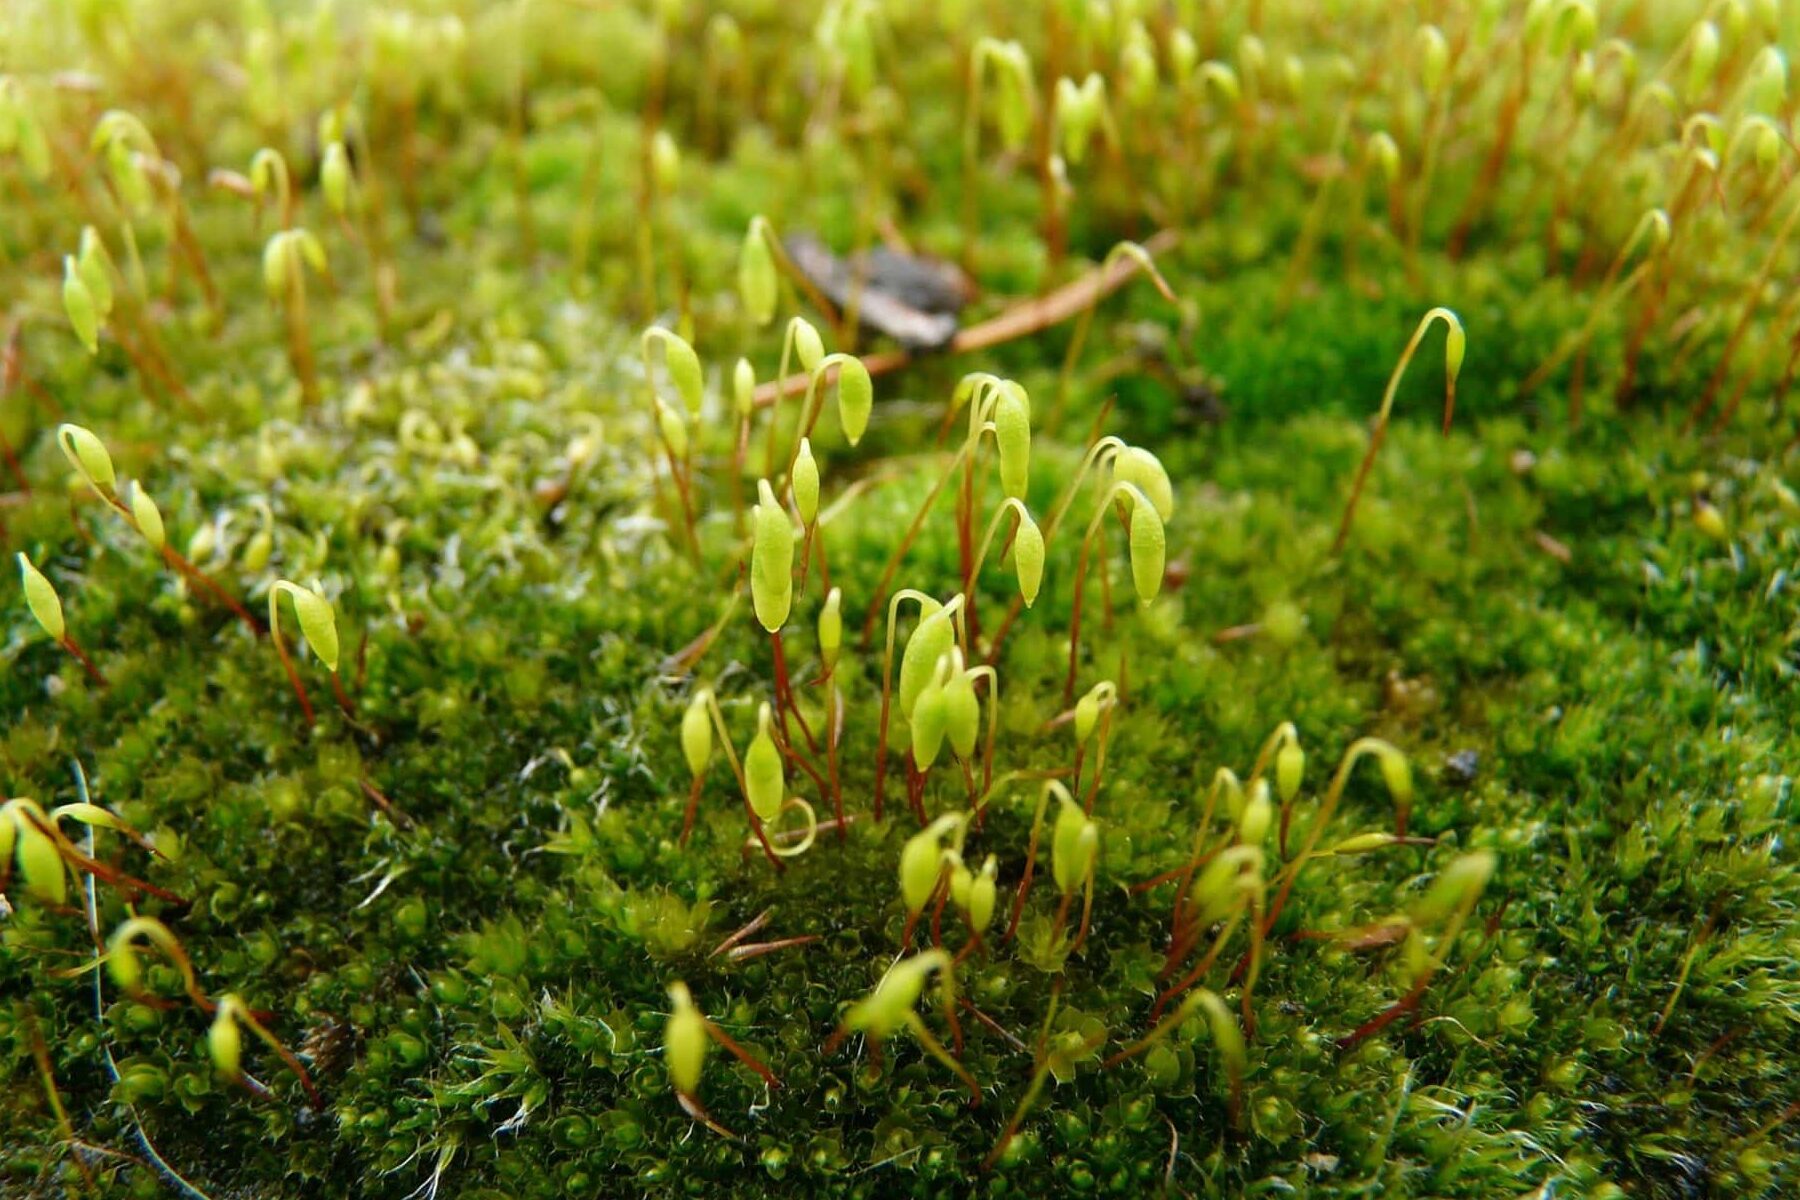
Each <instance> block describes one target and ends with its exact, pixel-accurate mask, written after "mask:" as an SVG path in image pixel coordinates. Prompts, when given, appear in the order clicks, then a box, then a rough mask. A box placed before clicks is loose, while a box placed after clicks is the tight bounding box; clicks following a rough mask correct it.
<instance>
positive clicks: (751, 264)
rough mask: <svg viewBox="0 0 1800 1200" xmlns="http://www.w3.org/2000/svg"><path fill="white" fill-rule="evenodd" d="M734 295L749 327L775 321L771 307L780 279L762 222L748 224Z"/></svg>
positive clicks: (775, 298)
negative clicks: (736, 291)
mask: <svg viewBox="0 0 1800 1200" xmlns="http://www.w3.org/2000/svg"><path fill="white" fill-rule="evenodd" d="M737 281H738V296H739V298H740V299H741V300H743V302H744V312H745V313H746V314H747V315H748V316H749V317H750V320H751V322H752V323H753V324H756V325H767V324H768V323H769V322H770V321H773V320H774V319H775V304H776V301H777V296H778V293H779V291H780V286H781V279H780V277H779V275H777V273H776V269H775V255H774V253H773V252H772V251H771V250H770V249H769V239H768V235H767V234H765V233H764V232H763V227H762V223H761V222H759V221H752V222H751V223H750V231H749V232H748V233H746V234H745V235H744V245H743V248H742V249H741V250H739V251H738V276H737Z"/></svg>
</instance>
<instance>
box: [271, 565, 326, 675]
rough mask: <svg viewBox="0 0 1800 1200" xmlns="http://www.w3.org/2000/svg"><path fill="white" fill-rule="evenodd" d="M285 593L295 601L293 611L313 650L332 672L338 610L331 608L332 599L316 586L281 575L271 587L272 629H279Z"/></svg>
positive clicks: (274, 631)
mask: <svg viewBox="0 0 1800 1200" xmlns="http://www.w3.org/2000/svg"><path fill="white" fill-rule="evenodd" d="M283 594H286V595H287V596H288V598H289V599H291V600H292V601H293V603H294V613H295V615H296V616H298V617H299V618H300V632H301V633H302V634H304V635H305V637H306V644H307V645H309V646H311V647H312V652H313V653H314V654H316V655H318V656H319V661H320V662H322V663H324V664H325V669H326V670H327V671H330V672H331V673H332V674H333V675H335V674H337V669H338V635H337V614H336V613H335V612H334V611H333V610H332V607H331V601H329V600H327V599H326V598H325V593H324V592H322V591H320V590H318V589H317V588H311V589H309V588H303V587H301V586H300V585H299V584H297V583H292V582H290V581H288V580H286V579H278V580H276V581H275V584H274V586H272V587H271V588H270V589H269V630H270V632H271V633H279V632H280V629H279V625H280V619H281V603H280V601H281V597H282V595H283Z"/></svg>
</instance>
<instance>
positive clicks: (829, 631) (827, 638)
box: [819, 587, 844, 671]
mask: <svg viewBox="0 0 1800 1200" xmlns="http://www.w3.org/2000/svg"><path fill="white" fill-rule="evenodd" d="M843 645H844V593H843V589H841V588H835V587H834V588H832V589H831V591H829V592H827V593H826V594H825V603H824V605H823V606H822V607H821V608H820V609H819V658H820V659H821V660H822V661H823V662H824V664H825V669H826V670H827V671H829V670H832V669H833V668H835V667H836V666H837V660H838V652H839V651H840V650H842V648H843Z"/></svg>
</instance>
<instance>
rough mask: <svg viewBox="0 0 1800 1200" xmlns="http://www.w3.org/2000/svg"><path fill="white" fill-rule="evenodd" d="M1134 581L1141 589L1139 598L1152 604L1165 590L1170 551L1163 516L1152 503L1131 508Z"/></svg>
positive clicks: (1132, 576) (1132, 572)
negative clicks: (1166, 561) (1152, 506)
mask: <svg viewBox="0 0 1800 1200" xmlns="http://www.w3.org/2000/svg"><path fill="white" fill-rule="evenodd" d="M1129 544H1130V549H1131V581H1132V584H1133V585H1134V586H1135V587H1136V588H1137V594H1138V600H1139V601H1141V602H1142V603H1144V604H1149V603H1150V602H1151V601H1152V600H1154V599H1156V597H1157V594H1158V593H1160V592H1161V591H1162V584H1163V572H1164V570H1165V560H1166V556H1167V552H1168V545H1167V541H1166V535H1165V534H1164V532H1163V523H1162V518H1161V517H1159V516H1157V515H1156V510H1155V509H1153V508H1151V507H1150V506H1148V505H1144V504H1138V505H1134V506H1133V507H1132V510H1131V536H1130V543H1129Z"/></svg>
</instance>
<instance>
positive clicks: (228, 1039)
mask: <svg viewBox="0 0 1800 1200" xmlns="http://www.w3.org/2000/svg"><path fill="white" fill-rule="evenodd" d="M206 1051H207V1053H208V1054H209V1055H211V1056H212V1060H213V1066H215V1067H217V1068H218V1071H219V1074H221V1075H223V1076H225V1077H226V1078H228V1079H236V1078H237V1077H238V1076H239V1075H241V1074H242V1073H243V1057H244V1035H243V1031H242V1030H240V1029H239V1028H238V1023H237V1021H236V1019H234V1018H233V1016H232V1013H231V1009H230V1008H229V1007H228V1006H227V1005H224V1004H221V1005H219V1010H218V1012H216V1013H214V1014H213V1021H212V1025H211V1027H210V1028H208V1029H207V1031H206Z"/></svg>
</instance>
